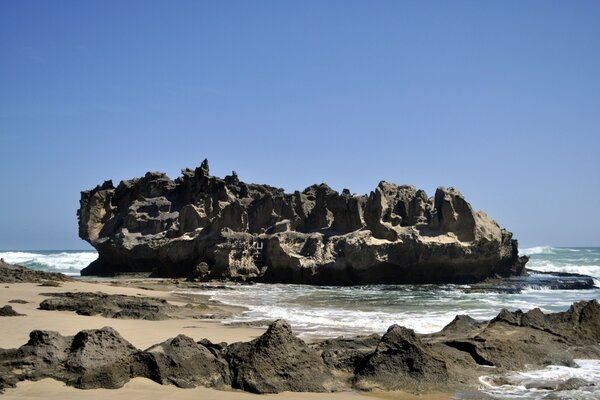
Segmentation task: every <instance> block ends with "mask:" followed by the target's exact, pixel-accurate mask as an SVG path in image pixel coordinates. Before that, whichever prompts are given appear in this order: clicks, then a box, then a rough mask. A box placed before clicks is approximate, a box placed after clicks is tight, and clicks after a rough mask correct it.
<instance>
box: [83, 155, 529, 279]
mask: <svg viewBox="0 0 600 400" xmlns="http://www.w3.org/2000/svg"><path fill="white" fill-rule="evenodd" d="M78 217H79V235H80V237H81V238H83V239H85V240H87V241H88V242H89V243H90V244H91V245H92V246H94V247H95V248H96V250H97V251H98V253H99V258H98V260H96V261H94V262H93V263H92V264H91V265H90V266H88V267H87V268H85V269H84V270H83V271H82V275H105V276H106V275H114V274H118V273H139V272H145V273H149V274H152V275H154V276H178V277H193V278H197V279H200V280H210V279H227V280H254V281H263V282H284V283H308V284H332V285H352V284H369V283H388V284H389V283H449V282H451V283H470V282H478V281H482V280H484V279H486V278H489V277H497V276H500V277H507V276H518V275H523V274H524V273H525V263H526V262H527V257H519V255H518V248H517V241H516V240H514V239H512V234H511V233H510V232H508V231H506V230H504V229H501V228H500V226H499V225H498V224H497V223H496V222H495V221H493V220H492V219H491V218H489V217H488V216H487V215H486V214H485V213H483V212H481V211H480V212H476V211H474V210H473V208H472V207H471V205H470V204H469V203H468V202H467V201H466V200H465V199H464V197H463V196H462V194H461V193H460V192H458V191H457V190H455V189H453V188H442V187H441V188H438V189H437V191H436V193H435V195H434V196H433V197H428V196H427V195H426V193H425V192H424V191H423V190H417V189H416V188H415V187H414V186H409V185H402V186H399V185H396V184H393V183H388V182H383V181H382V182H380V183H379V185H378V186H377V188H375V190H374V191H373V192H371V193H370V195H368V196H366V195H364V196H359V195H351V194H350V191H349V190H347V189H344V190H343V191H342V193H338V192H336V191H334V190H332V189H331V188H330V187H328V186H327V185H326V184H320V185H313V186H310V187H308V188H306V189H305V190H304V191H302V192H299V191H296V192H294V193H291V194H288V193H285V192H284V191H283V189H277V188H274V187H271V186H268V185H257V184H249V183H244V182H242V181H240V180H239V179H238V176H237V174H236V173H235V172H234V173H232V175H230V176H226V177H225V178H224V179H221V178H217V177H214V176H211V175H210V174H209V168H208V162H207V161H206V160H205V161H204V162H203V163H202V165H201V166H200V167H199V168H196V169H195V170H191V169H185V170H183V171H182V176H181V177H179V178H177V179H175V180H174V181H173V180H171V179H169V178H168V177H167V176H166V175H165V174H164V173H159V172H149V173H147V174H146V175H145V176H144V177H142V178H136V179H132V180H128V181H122V182H121V183H120V184H119V185H118V186H117V187H114V186H113V184H112V182H111V181H106V182H104V183H103V184H102V185H99V186H97V187H96V188H94V189H93V190H90V191H85V192H82V193H81V201H80V209H79V211H78Z"/></svg>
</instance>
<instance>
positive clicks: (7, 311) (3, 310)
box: [0, 305, 24, 317]
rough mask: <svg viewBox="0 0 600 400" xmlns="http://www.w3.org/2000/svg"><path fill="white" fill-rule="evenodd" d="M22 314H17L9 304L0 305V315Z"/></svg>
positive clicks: (13, 315)
mask: <svg viewBox="0 0 600 400" xmlns="http://www.w3.org/2000/svg"><path fill="white" fill-rule="evenodd" d="M22 315H24V314H19V313H18V312H16V311H15V310H14V309H13V308H12V307H11V306H9V305H6V306H4V307H0V317H19V316H22Z"/></svg>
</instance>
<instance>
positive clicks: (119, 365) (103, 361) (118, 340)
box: [65, 327, 138, 389]
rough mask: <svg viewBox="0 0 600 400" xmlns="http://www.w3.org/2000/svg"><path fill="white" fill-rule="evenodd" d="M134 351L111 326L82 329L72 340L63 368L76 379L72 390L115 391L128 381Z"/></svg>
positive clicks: (135, 350)
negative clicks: (97, 389) (100, 389)
mask: <svg viewBox="0 0 600 400" xmlns="http://www.w3.org/2000/svg"><path fill="white" fill-rule="evenodd" d="M137 351H138V350H137V349H136V348H135V347H134V346H133V345H131V344H130V343H129V342H128V341H126V340H125V339H123V337H121V335H119V333H118V332H116V331H115V330H114V329H112V328H110V327H104V328H102V329H91V330H85V331H81V332H79V333H77V335H75V337H74V338H73V342H72V343H71V347H70V349H69V355H68V357H67V359H66V361H65V368H66V370H67V371H68V372H70V373H72V374H74V375H76V376H77V378H76V380H75V381H74V382H72V383H73V386H75V387H79V388H82V389H93V388H108V389H116V388H120V387H122V386H123V385H124V384H125V383H127V382H128V381H129V379H130V377H131V372H130V370H131V367H130V366H131V364H132V362H133V356H134V354H135V353H136V352H137Z"/></svg>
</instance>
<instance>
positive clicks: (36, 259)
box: [0, 250, 98, 276]
mask: <svg viewBox="0 0 600 400" xmlns="http://www.w3.org/2000/svg"><path fill="white" fill-rule="evenodd" d="M0 258H3V259H4V261H6V262H8V263H11V264H19V265H22V266H24V267H27V268H31V269H33V270H36V271H47V272H60V273H63V274H65V275H70V276H79V272H80V271H81V270H82V269H83V268H85V267H87V266H88V265H90V263H91V262H92V261H94V260H95V259H96V258H98V253H97V252H96V251H81V250H29V251H0Z"/></svg>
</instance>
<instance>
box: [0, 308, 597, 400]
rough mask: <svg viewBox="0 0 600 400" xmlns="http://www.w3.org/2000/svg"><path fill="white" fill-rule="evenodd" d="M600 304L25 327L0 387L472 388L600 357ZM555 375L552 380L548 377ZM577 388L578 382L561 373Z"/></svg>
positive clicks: (0, 371)
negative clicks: (338, 328)
mask: <svg viewBox="0 0 600 400" xmlns="http://www.w3.org/2000/svg"><path fill="white" fill-rule="evenodd" d="M599 326H600V305H599V304H598V302H597V300H592V301H588V302H583V301H582V302H579V303H575V304H573V306H572V307H571V308H570V309H569V310H568V311H565V312H562V313H555V314H543V313H541V312H539V311H530V312H528V313H522V312H520V311H517V312H512V313H511V312H508V311H502V312H500V314H498V316H497V317H496V318H494V319H493V320H491V321H475V320H473V319H472V318H470V317H468V316H459V317H457V318H456V319H455V320H454V321H452V322H451V323H450V324H449V325H448V326H447V327H446V328H445V329H443V330H441V331H440V332H437V333H434V334H430V335H421V334H417V333H415V332H413V331H412V330H410V329H407V328H404V327H401V326H398V325H393V326H391V327H390V328H389V329H388V330H387V332H386V333H385V334H384V335H383V336H378V335H371V336H359V337H346V338H337V339H328V340H324V341H320V342H319V341H317V342H314V343H310V344H307V343H306V342H304V341H303V340H302V339H300V338H298V337H296V336H295V335H294V334H293V332H292V329H291V327H290V326H289V325H288V323H287V322H285V321H283V320H277V321H275V322H273V323H272V324H271V325H270V326H269V328H268V330H267V331H266V332H265V333H264V334H262V335H261V336H260V337H258V338H256V339H254V340H252V341H250V342H239V343H232V344H230V345H227V344H226V343H218V344H217V343H211V342H210V341H209V340H207V339H202V340H200V341H197V342H196V341H194V340H193V339H192V338H190V337H187V336H185V335H178V336H177V337H175V338H172V339H168V340H166V341H164V342H162V343H159V344H157V345H154V346H152V347H150V348H149V349H147V350H138V349H136V348H135V347H134V346H133V345H131V344H130V343H129V342H127V340H125V339H124V338H123V337H121V335H119V333H118V332H116V331H115V330H114V329H112V328H108V327H106V328H102V329H91V330H84V331H81V332H79V333H77V334H76V335H75V336H62V335H60V334H59V333H57V332H50V331H39V330H38V331H32V332H31V333H30V339H29V342H27V343H26V344H24V345H23V346H21V347H20V348H18V349H0V391H2V389H5V388H7V387H15V385H16V384H17V382H19V381H23V380H39V379H43V378H54V379H57V380H60V381H63V382H65V383H66V384H67V385H70V386H75V387H78V388H82V389H90V388H119V387H121V386H123V385H124V384H125V383H127V381H129V379H131V378H135V377H145V378H148V379H152V380H153V381H155V382H158V383H160V384H163V385H167V384H171V385H176V386H178V387H184V388H189V387H194V386H205V387H212V388H217V389H225V390H227V389H229V388H236V389H242V390H245V391H249V392H254V393H278V392H282V391H295V392H333V391H343V390H351V389H359V390H373V389H381V390H405V391H409V392H413V393H422V392H426V391H433V390H437V391H444V392H448V391H452V390H462V389H467V388H470V389H474V388H477V387H478V386H479V385H480V384H481V383H480V381H479V377H480V376H481V375H489V374H490V372H491V370H490V368H489V367H491V366H493V367H495V368H494V369H493V373H497V374H499V375H498V376H497V377H496V378H494V379H495V380H501V379H502V375H501V374H504V373H507V372H509V371H515V370H523V369H527V368H532V369H536V368H542V367H546V366H548V365H551V364H552V365H566V366H574V365H575V363H574V359H575V358H596V359H597V358H600V350H599V348H598V346H597V343H598V340H600V328H599ZM557 384H558V383H557ZM564 384H565V385H566V386H564V387H577V386H578V385H579V386H581V385H584V384H585V382H583V383H582V382H576V381H571V382H565V383H564Z"/></svg>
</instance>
